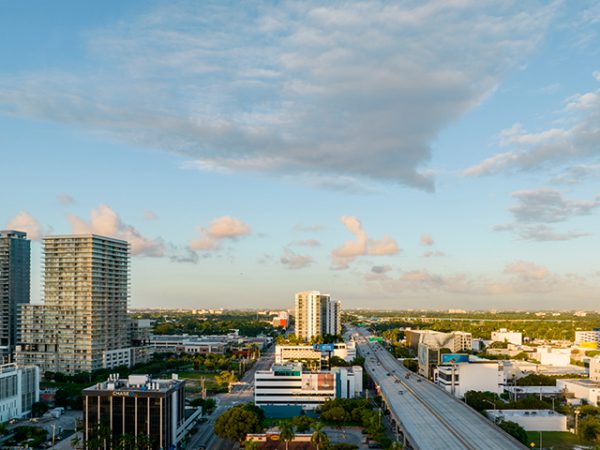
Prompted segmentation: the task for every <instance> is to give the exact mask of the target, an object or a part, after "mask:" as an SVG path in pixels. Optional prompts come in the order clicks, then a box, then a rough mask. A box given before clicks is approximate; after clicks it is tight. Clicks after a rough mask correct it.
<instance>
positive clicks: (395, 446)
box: [390, 441, 404, 450]
mask: <svg viewBox="0 0 600 450" xmlns="http://www.w3.org/2000/svg"><path fill="white" fill-rule="evenodd" d="M403 448H404V445H402V444H401V443H400V442H398V441H396V442H392V445H390V450H402V449H403Z"/></svg>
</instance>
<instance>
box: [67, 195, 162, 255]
mask: <svg viewBox="0 0 600 450" xmlns="http://www.w3.org/2000/svg"><path fill="white" fill-rule="evenodd" d="M67 219H68V221H69V222H70V224H71V231H72V233H73V234H89V233H93V234H98V235H102V236H107V237H113V238H117V239H122V240H124V241H127V242H129V244H130V245H131V254H132V255H144V256H156V257H161V256H165V245H164V243H163V242H162V240H161V239H150V238H147V237H145V236H143V235H142V234H141V233H140V232H139V231H138V230H137V229H136V228H135V227H133V226H131V225H128V224H126V223H124V222H123V221H122V220H121V218H120V217H119V215H118V214H117V213H116V212H115V211H114V210H113V209H112V208H110V207H109V206H107V205H100V206H98V207H97V208H95V209H93V210H92V211H91V213H90V220H89V222H87V221H85V220H83V219H81V218H79V217H77V216H76V215H74V214H68V215H67Z"/></svg>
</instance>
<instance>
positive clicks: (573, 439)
mask: <svg viewBox="0 0 600 450" xmlns="http://www.w3.org/2000/svg"><path fill="white" fill-rule="evenodd" d="M527 436H528V437H529V442H535V447H533V448H540V447H539V445H540V433H539V432H538V431H528V432H527ZM542 445H543V446H544V448H545V449H552V450H573V449H574V448H575V446H576V445H578V446H589V447H590V448H594V444H592V443H591V442H587V441H584V440H582V439H581V438H580V437H579V436H577V435H575V434H573V433H568V432H562V431H542Z"/></svg>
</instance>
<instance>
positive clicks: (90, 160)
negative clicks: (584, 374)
mask: <svg viewBox="0 0 600 450" xmlns="http://www.w3.org/2000/svg"><path fill="white" fill-rule="evenodd" d="M1 6H2V8H3V14H2V16H0V30H1V31H0V59H1V60H2V61H3V63H2V65H1V66H0V149H1V152H2V176H1V177H0V192H2V194H0V200H1V202H0V204H1V205H2V208H1V209H0V225H1V226H6V227H13V228H19V229H24V230H26V231H28V232H29V235H30V236H31V237H32V238H33V239H34V240H35V241H34V245H33V256H34V259H33V263H32V270H33V273H34V280H33V292H32V297H33V300H34V301H38V300H40V299H42V293H41V289H40V283H41V282H40V273H39V272H40V257H41V255H40V254H41V245H40V238H41V236H43V235H44V234H66V233H71V232H74V233H82V232H95V233H98V234H109V235H112V236H116V237H119V238H123V239H127V240H129V241H130V242H131V243H132V253H133V259H132V262H133V263H132V267H133V270H132V301H131V304H132V306H134V307H136V306H165V307H187V308H191V307H285V306H291V305H292V298H293V293H294V292H295V291H298V290H305V289H319V290H322V291H326V292H329V293H331V294H332V295H333V296H335V297H337V298H339V299H340V300H342V301H343V303H344V305H345V306H346V307H365V306H368V307H379V308H457V307H461V308H496V309H508V308H521V309H547V308H558V309H572V308H587V309H595V308H596V302H597V292H598V287H599V284H600V263H599V258H600V257H599V256H598V251H597V249H598V248H600V239H599V237H598V229H599V225H600V221H599V219H598V214H599V212H598V211H599V210H600V183H599V182H598V181H599V180H600V125H599V124H600V38H599V36H598V30H599V29H600V7H599V6H598V5H597V3H596V2H593V1H588V2H583V1H582V2H576V3H575V2H539V3H538V2H527V3H526V4H523V2H517V1H514V2H512V1H507V2H503V3H502V4H501V5H500V6H499V4H498V3H497V2H481V1H469V0H462V1H456V2H448V1H442V0H439V1H435V0H434V1H430V2H420V1H419V2H417V1H415V2H403V3H402V4H400V5H399V4H397V3H395V2H377V1H369V2H339V3H338V2H335V3H331V4H328V5H326V6H323V4H321V3H310V2H308V3H303V4H299V3H297V2H244V3H235V2H232V3H225V2H201V3H198V2H185V1H178V2H161V1H153V2H146V1H144V2H141V1H138V2H136V1H132V2H108V1H107V2H101V3H98V4H94V5H91V4H82V3H81V2H74V1H58V2H52V3H51V4H49V3H48V4H36V5H35V7H33V6H32V3H31V2H27V1H25V2H8V1H4V2H2V3H1Z"/></svg>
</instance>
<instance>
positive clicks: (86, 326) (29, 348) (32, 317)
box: [16, 234, 130, 374]
mask: <svg viewBox="0 0 600 450" xmlns="http://www.w3.org/2000/svg"><path fill="white" fill-rule="evenodd" d="M43 245H44V246H43V250H44V304H43V305H23V307H22V308H21V314H20V316H19V318H20V328H19V343H18V346H17V351H16V360H17V362H18V363H19V364H20V365H29V364H34V365H37V366H39V367H40V368H41V370H42V371H43V372H46V371H52V372H61V373H66V374H75V373H78V372H91V371H94V370H96V369H100V368H102V367H103V355H104V352H106V351H110V350H115V349H124V348H127V347H129V346H130V342H129V316H128V314H127V303H128V300H129V244H128V243H127V242H125V241H121V240H118V239H113V238H109V237H103V236H97V235H94V234H88V235H72V236H47V237H45V238H44V243H43Z"/></svg>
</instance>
